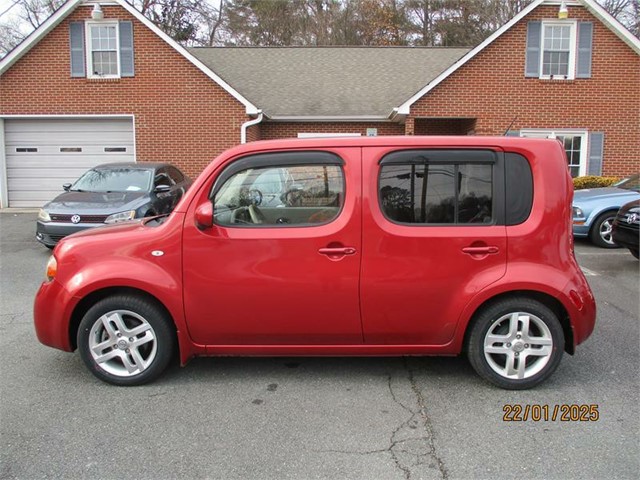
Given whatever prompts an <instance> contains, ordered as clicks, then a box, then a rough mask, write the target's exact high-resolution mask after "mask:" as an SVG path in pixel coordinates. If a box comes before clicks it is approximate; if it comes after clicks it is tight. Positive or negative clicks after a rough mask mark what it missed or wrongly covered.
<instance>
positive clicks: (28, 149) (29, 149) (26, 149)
mask: <svg viewBox="0 0 640 480" xmlns="http://www.w3.org/2000/svg"><path fill="white" fill-rule="evenodd" d="M37 152H38V149H37V148H36V147H16V153H37Z"/></svg>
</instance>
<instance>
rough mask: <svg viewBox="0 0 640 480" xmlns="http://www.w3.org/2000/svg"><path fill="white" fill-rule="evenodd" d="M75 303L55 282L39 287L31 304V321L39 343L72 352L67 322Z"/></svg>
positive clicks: (45, 283)
mask: <svg viewBox="0 0 640 480" xmlns="http://www.w3.org/2000/svg"><path fill="white" fill-rule="evenodd" d="M75 303H76V302H75V301H74V299H73V297H72V296H71V295H70V294H69V292H67V290H66V289H65V288H64V287H63V286H62V285H61V284H60V283H58V282H57V281H55V280H53V281H51V282H44V283H43V284H42V285H40V289H39V290H38V293H37V294H36V298H35V301H34V303H33V320H34V324H35V327H36V335H37V336H38V340H40V342H42V343H43V344H45V345H48V346H50V347H53V348H58V349H60V350H65V351H67V352H71V351H73V347H72V346H71V341H70V339H69V320H70V319H71V312H72V311H73V306H74V305H75Z"/></svg>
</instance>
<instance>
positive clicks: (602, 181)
mask: <svg viewBox="0 0 640 480" xmlns="http://www.w3.org/2000/svg"><path fill="white" fill-rule="evenodd" d="M618 180H620V179H619V178H618V177H598V176H595V175H587V176H586V177H577V178H574V179H573V189H574V190H583V189H585V188H600V187H609V186H610V185H613V184H614V183H616V182H617V181H618Z"/></svg>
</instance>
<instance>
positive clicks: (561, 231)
mask: <svg viewBox="0 0 640 480" xmlns="http://www.w3.org/2000/svg"><path fill="white" fill-rule="evenodd" d="M572 192H573V188H572V185H571V178H570V176H569V173H568V171H567V166H566V160H565V156H564V152H563V150H562V147H561V145H560V144H559V143H558V142H557V141H554V140H539V139H523V138H506V137H499V138H490V137H472V136H470V137H377V138H348V139H344V138H343V139H307V140H278V141H270V142H255V143H250V144H247V145H243V146H240V147H236V148H233V149H231V150H229V151H227V152H225V153H223V154H222V155H221V156H219V157H218V158H216V159H215V160H214V161H213V162H212V163H211V165H209V166H208V167H207V168H206V169H205V170H204V172H202V174H201V175H200V177H199V178H198V179H197V180H196V181H195V182H194V184H193V186H192V187H191V189H190V190H189V191H188V192H187V193H186V194H185V195H184V197H183V199H182V200H181V201H180V203H179V204H178V205H177V206H176V208H175V209H174V211H173V212H172V213H171V214H170V215H168V216H165V217H161V218H154V219H141V220H139V221H137V222H134V223H127V224H122V225H112V226H107V227H101V228H99V229H95V230H91V231H86V232H81V233H78V234H75V235H72V236H70V237H67V238H65V239H64V240H63V241H61V242H60V244H59V245H58V246H57V247H56V249H55V250H54V252H53V255H52V257H51V259H50V260H49V263H48V266H47V281H46V282H44V283H43V284H42V286H41V287H40V290H39V292H38V294H37V296H36V299H35V308H34V317H35V326H36V331H37V334H38V338H39V339H40V341H41V342H42V343H44V344H46V345H49V346H52V347H55V348H59V349H62V350H65V351H69V352H71V351H73V350H75V349H76V348H77V349H78V350H79V351H80V355H81V356H82V358H83V360H84V362H85V363H86V365H87V366H88V368H89V369H90V370H91V372H93V373H94V375H96V376H97V377H98V378H100V379H101V380H104V381H106V382H109V383H113V384H117V385H138V384H142V383H145V382H148V381H151V380H153V379H154V378H156V377H157V376H158V375H159V374H160V373H161V372H162V371H163V370H164V369H165V367H166V366H167V365H168V363H169V361H170V359H171V358H172V356H173V354H174V352H175V351H176V349H177V350H178V352H179V357H180V361H181V363H182V364H183V365H184V364H185V363H187V361H188V360H189V359H190V358H192V357H194V356H216V355H255V356H293V355H331V356H342V355H359V356H376V355H458V354H460V353H462V352H466V354H467V356H468V358H469V360H470V362H471V365H472V366H473V367H474V369H475V370H476V371H477V372H478V373H479V374H480V375H481V376H482V377H484V378H485V379H487V380H489V381H490V382H493V383H494V384H496V385H498V386H500V387H503V388H509V389H524V388H529V387H532V386H534V385H536V384H538V383H540V382H542V381H543V380H545V379H546V378H548V377H549V376H550V375H551V374H552V373H553V371H554V370H555V369H556V367H557V366H558V364H559V362H560V359H561V357H562V354H563V352H564V351H567V352H568V353H573V351H574V348H575V347H576V345H578V344H580V343H582V342H583V341H584V340H586V339H587V337H589V335H590V334H591V332H592V330H593V327H594V322H595V302H594V298H593V294H592V292H591V290H590V288H589V285H588V284H587V281H586V279H585V277H584V276H583V274H582V272H581V270H580V268H579V267H578V264H577V263H576V260H575V258H574V254H573V241H572V235H571V223H572V210H571V196H572Z"/></svg>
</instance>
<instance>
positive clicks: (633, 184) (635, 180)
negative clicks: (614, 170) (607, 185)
mask: <svg viewBox="0 0 640 480" xmlns="http://www.w3.org/2000/svg"><path fill="white" fill-rule="evenodd" d="M613 186H614V187H618V188H624V189H625V190H635V191H636V192H640V175H632V176H630V177H629V178H625V179H624V180H620V181H619V182H618V183H615V184H614V185H613Z"/></svg>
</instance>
